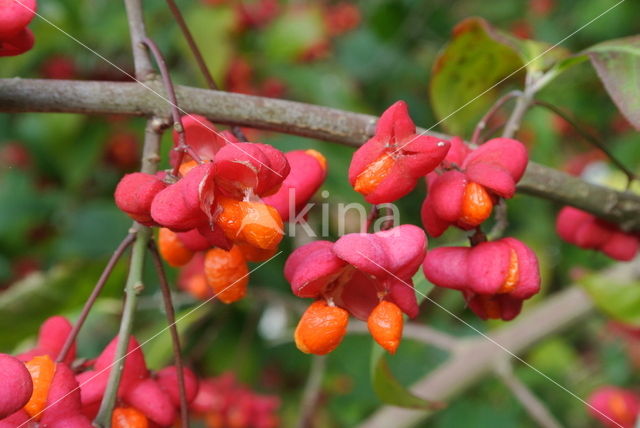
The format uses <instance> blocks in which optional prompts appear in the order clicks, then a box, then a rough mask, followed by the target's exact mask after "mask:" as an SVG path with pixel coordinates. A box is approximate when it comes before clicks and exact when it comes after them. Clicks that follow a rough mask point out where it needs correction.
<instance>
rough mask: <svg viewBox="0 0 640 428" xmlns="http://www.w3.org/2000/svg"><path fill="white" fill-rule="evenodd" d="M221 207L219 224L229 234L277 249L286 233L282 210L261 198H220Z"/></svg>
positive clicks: (254, 244) (231, 236)
mask: <svg viewBox="0 0 640 428" xmlns="http://www.w3.org/2000/svg"><path fill="white" fill-rule="evenodd" d="M218 205H219V207H220V208H222V210H221V211H220V213H219V215H218V217H217V219H216V224H217V225H218V226H220V227H221V228H222V230H223V231H224V233H225V235H226V236H227V238H229V239H231V240H233V241H245V242H247V243H248V244H250V245H253V246H254V247H257V248H261V249H263V250H271V249H274V248H276V247H277V246H278V244H280V241H282V238H283V236H284V224H283V222H282V218H281V217H280V214H279V213H278V211H277V210H276V209H275V208H273V207H272V206H270V205H267V204H263V203H261V202H252V201H239V200H236V199H232V198H225V197H221V198H219V199H218Z"/></svg>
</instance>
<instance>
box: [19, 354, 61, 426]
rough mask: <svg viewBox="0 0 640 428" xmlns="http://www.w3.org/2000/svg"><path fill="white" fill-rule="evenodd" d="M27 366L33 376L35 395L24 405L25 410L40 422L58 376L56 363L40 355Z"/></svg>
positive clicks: (46, 356) (27, 363)
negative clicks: (56, 375) (50, 390)
mask: <svg viewBox="0 0 640 428" xmlns="http://www.w3.org/2000/svg"><path fill="white" fill-rule="evenodd" d="M25 366H26V367H27V370H29V374H31V380H32V381H33V393H32V394H31V398H30V399H29V401H28V402H27V404H25V405H24V410H25V411H26V412H27V413H28V414H29V416H30V417H32V418H33V419H35V420H36V421H39V420H40V418H41V417H42V411H43V410H44V409H45V407H46V405H47V398H48V397H49V388H51V382H52V381H53V376H54V375H55V374H56V363H55V362H54V361H53V360H52V359H51V358H50V357H49V356H48V355H40V356H37V357H33V358H32V359H31V360H30V361H28V362H26V363H25Z"/></svg>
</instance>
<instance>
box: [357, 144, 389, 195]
mask: <svg viewBox="0 0 640 428" xmlns="http://www.w3.org/2000/svg"><path fill="white" fill-rule="evenodd" d="M395 163H396V160H395V159H394V158H393V157H391V155H389V154H388V153H384V154H383V155H382V156H380V157H379V158H378V159H376V160H375V161H373V162H372V163H370V164H369V165H368V166H367V167H366V168H365V169H364V170H363V171H362V172H361V173H360V174H358V177H356V182H355V183H354V185H353V188H354V190H355V191H356V192H358V193H362V194H363V195H368V194H370V193H372V192H373V191H375V190H376V189H377V188H378V186H379V185H380V183H382V180H384V179H385V178H386V177H387V175H389V172H391V168H393V166H394V165H395Z"/></svg>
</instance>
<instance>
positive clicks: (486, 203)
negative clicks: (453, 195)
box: [460, 182, 493, 227]
mask: <svg viewBox="0 0 640 428" xmlns="http://www.w3.org/2000/svg"><path fill="white" fill-rule="evenodd" d="M492 209H493V201H492V200H491V196H490V195H489V192H487V190H486V189H485V188H484V186H482V185H480V184H478V183H474V182H469V183H467V185H466V187H465V189H464V196H463V197H462V215H461V216H460V221H461V222H462V223H464V224H465V225H468V226H472V227H476V226H478V225H480V224H482V222H484V221H485V220H486V219H488V218H489V216H490V215H491V210H492Z"/></svg>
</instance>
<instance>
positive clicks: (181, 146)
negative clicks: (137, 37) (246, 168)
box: [141, 37, 202, 176]
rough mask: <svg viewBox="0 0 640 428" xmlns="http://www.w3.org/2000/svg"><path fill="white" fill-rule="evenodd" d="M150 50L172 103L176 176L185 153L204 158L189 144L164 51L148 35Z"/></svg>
mask: <svg viewBox="0 0 640 428" xmlns="http://www.w3.org/2000/svg"><path fill="white" fill-rule="evenodd" d="M141 43H143V44H144V45H145V46H146V47H147V48H149V51H150V52H151V53H152V54H153V57H154V58H155V60H156V64H157V65H158V68H159V69H160V75H161V76H162V83H163V85H164V88H165V90H166V91H167V96H168V97H169V104H171V116H172V117H173V129H174V130H175V131H176V132H177V134H178V145H177V146H176V148H175V149H176V150H178V158H177V159H176V164H175V165H174V167H173V171H172V174H173V175H174V176H176V175H178V170H179V169H180V165H181V164H182V159H183V158H184V155H185V153H188V154H189V156H191V157H192V158H193V159H194V160H195V161H196V162H198V163H201V162H202V160H201V159H200V157H199V156H198V154H197V153H195V152H194V150H193V149H192V148H191V147H190V146H189V145H188V144H187V141H186V139H185V133H184V126H183V125H182V115H181V114H180V110H179V109H178V98H177V97H176V91H175V88H174V86H173V82H172V80H171V75H170V74H169V69H168V68H167V63H166V62H165V60H164V57H163V56H162V52H160V49H159V48H158V45H156V44H155V42H154V41H153V40H151V39H150V38H148V37H144V38H143V39H142V42H141Z"/></svg>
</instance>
